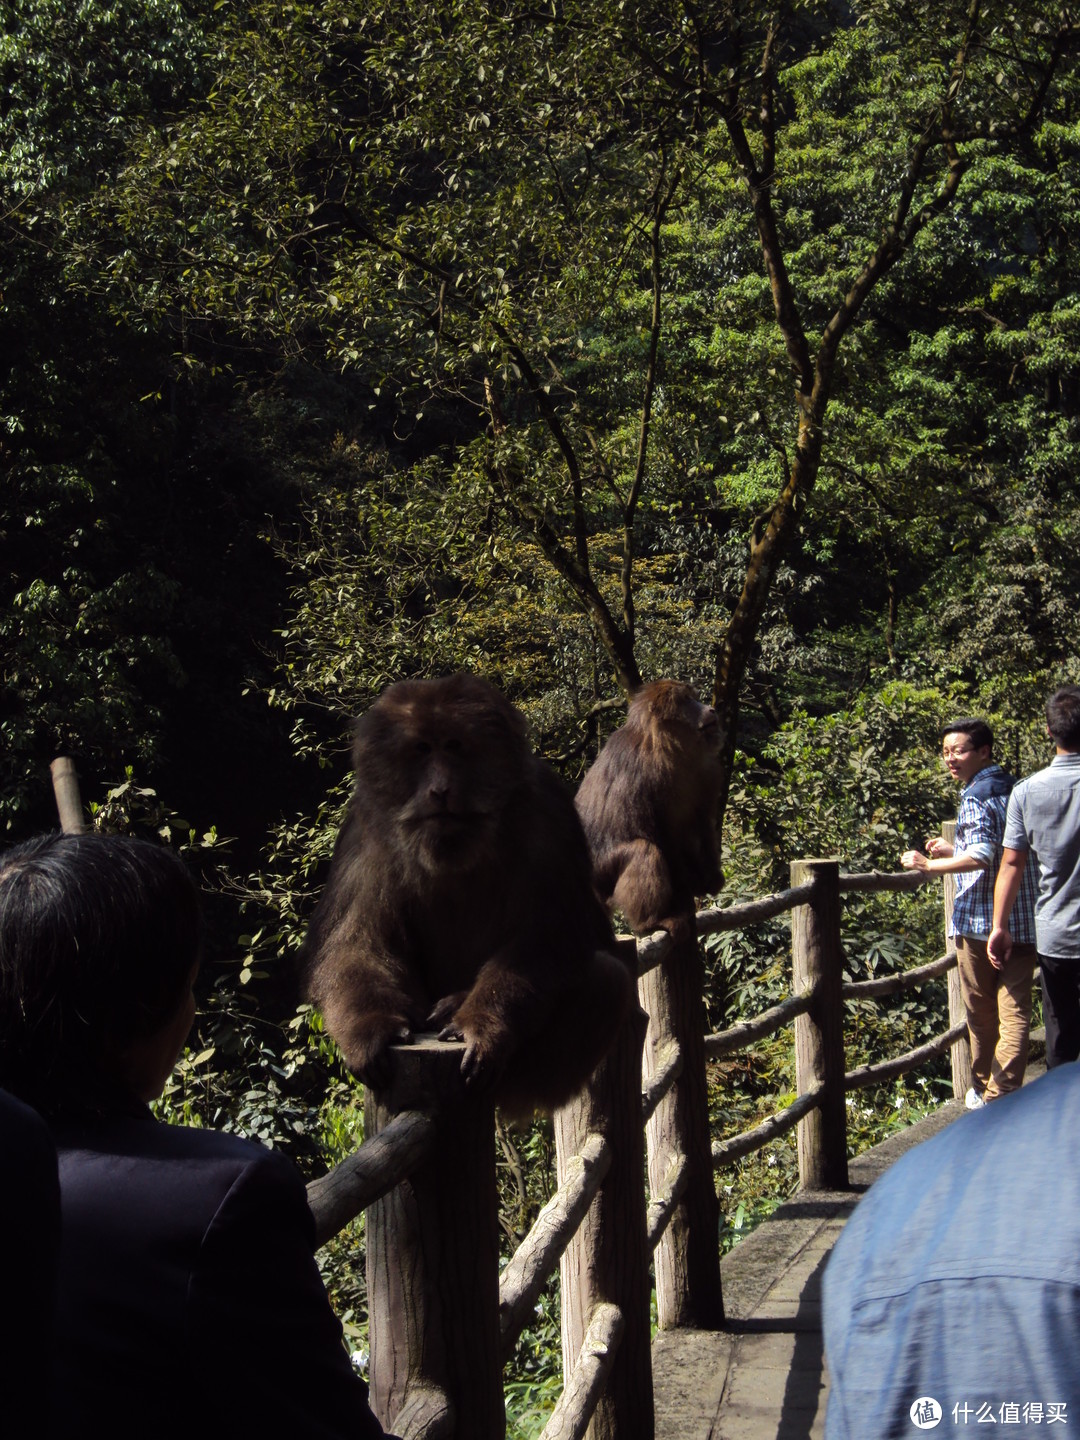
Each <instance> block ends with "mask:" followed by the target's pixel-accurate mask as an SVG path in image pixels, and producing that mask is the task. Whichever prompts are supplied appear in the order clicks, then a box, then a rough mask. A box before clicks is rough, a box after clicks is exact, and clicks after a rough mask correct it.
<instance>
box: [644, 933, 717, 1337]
mask: <svg viewBox="0 0 1080 1440" xmlns="http://www.w3.org/2000/svg"><path fill="white" fill-rule="evenodd" d="M704 990H705V967H704V963H703V961H702V956H701V947H700V945H699V944H698V943H697V941H696V940H691V941H689V942H688V943H687V944H685V945H679V946H675V947H673V948H672V950H671V951H670V952H669V954H668V956H667V957H666V959H664V960H663V961H662V962H661V963H660V964H659V965H656V966H654V967H653V968H652V969H651V970H649V971H647V972H646V973H645V974H644V975H643V976H642V977H641V979H640V980H639V981H638V993H639V995H640V998H641V1003H642V1005H643V1006H644V1008H645V1011H646V1013H647V1015H648V1016H649V1030H648V1034H647V1036H646V1040H645V1064H644V1075H645V1079H646V1081H648V1080H650V1079H652V1077H653V1076H654V1075H655V1074H656V1072H657V1071H658V1070H659V1069H660V1068H661V1067H662V1065H663V1063H664V1058H665V1052H667V1053H670V1047H671V1045H672V1042H674V1044H675V1045H677V1046H678V1048H679V1053H680V1054H681V1056H682V1061H683V1065H682V1074H681V1075H680V1077H679V1079H678V1080H677V1081H676V1083H675V1084H674V1085H673V1086H672V1087H671V1089H670V1090H669V1091H668V1093H667V1094H666V1095H665V1096H664V1098H663V1099H662V1100H661V1101H660V1103H659V1104H658V1105H657V1107H656V1110H655V1111H654V1113H653V1115H652V1116H651V1117H650V1118H649V1121H648V1124H647V1126H646V1129H645V1136H646V1142H647V1151H648V1165H649V1191H650V1194H651V1195H652V1196H653V1197H654V1198H656V1197H658V1196H660V1195H662V1194H663V1192H664V1190H665V1188H666V1187H667V1186H669V1185H670V1183H671V1175H672V1171H673V1167H674V1165H675V1164H676V1163H677V1162H678V1160H679V1158H680V1157H681V1156H685V1157H686V1159H687V1162H688V1164H687V1175H688V1181H687V1186H686V1189H685V1191H684V1193H683V1197H682V1199H681V1200H680V1202H679V1204H678V1206H677V1208H676V1209H675V1210H674V1211H673V1213H672V1216H671V1220H670V1222H669V1223H668V1226H667V1228H666V1229H665V1231H664V1233H663V1235H662V1236H661V1237H660V1241H659V1243H658V1245H657V1247H656V1249H655V1251H654V1252H653V1266H654V1273H655V1276H656V1311H657V1322H658V1324H659V1327H660V1329H661V1330H670V1329H675V1328H677V1327H680V1326H684V1327H688V1328H692V1329H696V1330H718V1329H720V1328H721V1326H722V1325H723V1323H724V1301H723V1296H722V1294H721V1290H720V1201H719V1198H718V1196H717V1193H716V1175H715V1170H714V1166H713V1159H712V1141H711V1138H710V1135H709V1103H708V1091H707V1087H706V1079H705V999H704Z"/></svg>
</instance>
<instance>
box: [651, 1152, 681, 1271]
mask: <svg viewBox="0 0 1080 1440" xmlns="http://www.w3.org/2000/svg"><path fill="white" fill-rule="evenodd" d="M689 1182H690V1161H689V1160H688V1159H687V1158H686V1156H685V1155H679V1156H677V1157H676V1158H675V1160H674V1161H673V1162H672V1165H671V1168H670V1170H669V1171H668V1174H667V1178H666V1182H665V1185H664V1189H663V1192H662V1193H661V1194H659V1195H656V1196H654V1197H653V1199H651V1200H650V1201H649V1208H648V1210H647V1211H646V1215H645V1223H646V1226H647V1228H648V1235H649V1249H650V1250H655V1249H656V1247H657V1245H658V1244H659V1243H660V1237H661V1235H663V1233H664V1231H665V1230H666V1228H667V1225H668V1222H669V1221H670V1219H671V1217H672V1215H673V1214H674V1213H675V1207H676V1205H678V1203H679V1201H680V1200H681V1199H682V1197H683V1196H684V1195H685V1194H686V1187H687V1185H688V1184H689Z"/></svg>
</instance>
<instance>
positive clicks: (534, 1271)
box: [499, 1135, 611, 1361]
mask: <svg viewBox="0 0 1080 1440" xmlns="http://www.w3.org/2000/svg"><path fill="white" fill-rule="evenodd" d="M610 1169H611V1146H610V1145H609V1144H608V1142H607V1141H606V1140H605V1139H604V1137H603V1136H602V1135H588V1136H586V1138H585V1144H584V1145H583V1147H582V1151H581V1154H580V1155H573V1156H571V1157H570V1158H569V1159H568V1160H567V1162H566V1167H565V1171H566V1174H565V1178H564V1180H563V1183H562V1184H561V1185H560V1187H559V1189H558V1191H557V1192H556V1193H555V1194H554V1195H553V1196H552V1197H551V1199H550V1200H549V1201H548V1203H547V1204H546V1205H545V1206H544V1208H543V1209H542V1210H541V1211H540V1214H539V1215H538V1216H537V1217H536V1222H535V1224H534V1225H533V1227H532V1229H531V1230H530V1231H529V1233H528V1235H526V1237H525V1239H524V1240H523V1241H522V1242H521V1244H520V1245H519V1246H518V1248H517V1250H516V1251H515V1252H514V1254H513V1256H512V1257H511V1258H510V1260H508V1261H507V1263H506V1266H505V1268H504V1269H503V1272H502V1275H501V1276H500V1277H499V1333H500V1337H501V1340H502V1355H503V1359H504V1361H505V1360H507V1359H508V1358H509V1356H510V1355H511V1354H512V1353H513V1349H514V1346H515V1345H516V1344H517V1340H518V1336H519V1335H520V1334H521V1332H522V1330H524V1328H525V1326H526V1325H527V1324H528V1322H529V1319H530V1318H531V1316H532V1313H533V1308H534V1307H535V1305H536V1302H537V1300H538V1299H539V1296H540V1292H541V1290H543V1288H544V1285H545V1284H546V1282H547V1279H548V1277H549V1276H550V1275H551V1274H552V1273H553V1272H554V1270H555V1268H556V1266H557V1265H558V1263H559V1259H560V1257H561V1256H562V1253H563V1251H564V1250H565V1249H566V1247H567V1245H568V1244H569V1243H570V1240H571V1238H572V1237H573V1235H574V1232H575V1231H576V1230H577V1228H578V1226H579V1225H580V1224H581V1221H582V1219H583V1217H584V1215H585V1213H586V1211H587V1210H588V1208H589V1206H590V1205H591V1204H592V1200H593V1196H594V1195H595V1194H596V1192H597V1190H598V1189H599V1188H600V1185H601V1182H602V1181H603V1179H604V1177H605V1176H606V1175H607V1173H608V1171H609V1170H610Z"/></svg>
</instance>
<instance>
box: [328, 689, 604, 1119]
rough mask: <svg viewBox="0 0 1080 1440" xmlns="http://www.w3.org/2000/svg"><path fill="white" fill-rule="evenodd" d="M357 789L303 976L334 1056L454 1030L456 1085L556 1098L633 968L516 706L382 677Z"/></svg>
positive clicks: (595, 1040) (354, 1064) (529, 1103)
mask: <svg viewBox="0 0 1080 1440" xmlns="http://www.w3.org/2000/svg"><path fill="white" fill-rule="evenodd" d="M353 763H354V767H355V771H356V788H355V791H354V793H353V797H352V800H351V802H350V805H349V810H348V813H347V815H346V818H345V823H344V825H343V827H342V830H341V834H340V835H339V836H338V841H337V845H336V848H335V850H334V858H333V863H332V866H331V869H330V875H329V878H328V880H327V883H326V887H325V889H324V891H323V894H322V898H321V899H320V901H319V904H318V907H317V909H316V911H315V915H314V917H313V919H312V922H311V926H310V928H309V930H308V935H307V939H306V941H305V946H304V955H303V959H302V964H303V972H304V973H303V981H304V989H305V991H306V994H307V996H308V998H309V999H310V1000H311V1001H312V1002H313V1003H314V1004H315V1005H316V1006H317V1007H318V1008H319V1009H320V1010H321V1011H322V1013H323V1017H324V1019H325V1022H326V1027H327V1029H328V1030H329V1032H330V1034H331V1035H332V1036H333V1037H334V1039H335V1040H336V1041H337V1042H338V1045H339V1046H340V1047H341V1050H342V1053H343V1054H344V1057H345V1061H346V1063H347V1065H348V1066H349V1068H350V1070H352V1071H353V1073H354V1074H356V1075H358V1076H359V1077H360V1078H361V1079H362V1080H364V1081H366V1082H367V1083H368V1084H369V1085H371V1086H373V1087H374V1088H376V1089H378V1088H380V1087H382V1086H385V1085H386V1083H387V1082H388V1080H389V1077H390V1073H391V1057H390V1055H389V1053H388V1047H389V1045H390V1044H391V1042H394V1041H400V1040H405V1039H408V1037H409V1036H410V1035H411V1034H412V1033H413V1032H414V1031H417V1030H421V1029H423V1030H431V1029H434V1030H438V1031H440V1032H441V1034H442V1036H443V1038H462V1039H464V1041H465V1045H466V1051H465V1057H464V1060H463V1062H462V1072H463V1075H464V1077H465V1081H466V1084H467V1085H477V1086H488V1085H490V1086H492V1087H494V1091H495V1095H496V1098H497V1099H498V1100H499V1102H500V1104H502V1105H503V1106H504V1108H506V1109H508V1110H509V1111H510V1112H512V1113H516V1114H521V1113H528V1112H530V1111H531V1110H532V1109H533V1108H534V1107H536V1106H540V1107H542V1108H547V1109H550V1108H554V1107H555V1106H558V1105H561V1104H562V1103H564V1102H565V1101H566V1100H567V1099H569V1098H570V1097H571V1096H572V1095H573V1094H574V1093H575V1092H576V1091H577V1090H579V1089H580V1088H581V1086H582V1085H583V1084H584V1082H585V1080H586V1079H587V1078H588V1077H589V1075H590V1074H591V1073H592V1071H593V1069H594V1068H595V1067H596V1065H597V1064H598V1063H599V1061H600V1060H601V1058H602V1057H603V1055H604V1054H605V1052H606V1050H607V1048H608V1046H609V1045H610V1043H611V1041H612V1039H613V1038H614V1035H615V1032H616V1029H617V1028H618V1025H619V1024H620V1022H621V1020H622V1018H623V1015H624V1014H625V1012H626V1009H627V1006H628V1004H629V1003H630V998H631V996H632V994H633V981H632V977H631V974H630V971H629V969H628V968H627V966H626V964H625V963H624V962H623V961H622V960H621V959H618V958H616V957H615V954H614V953H612V952H613V949H614V935H613V932H612V929H611V923H610V921H609V919H608V917H607V915H606V913H605V911H604V908H603V906H602V905H601V904H600V902H599V901H598V899H597V897H596V894H595V892H594V891H593V889H592V885H591V881H590V863H589V854H588V849H587V846H586V844H585V836H584V835H583V833H582V829H581V824H580V822H579V820H578V818H577V815H576V813H575V811H574V804H573V801H572V799H571V797H570V795H569V793H568V792H567V790H566V789H565V788H564V786H563V784H562V781H561V780H560V779H559V777H558V776H557V775H556V774H555V772H554V771H553V770H551V769H550V768H549V767H548V766H547V765H546V764H545V763H544V762H543V761H541V760H540V759H538V758H537V757H536V756H535V755H534V754H533V753H532V751H531V750H530V748H529V745H528V741H527V739H526V732H525V722H524V719H523V717H522V716H521V715H520V713H519V712H518V711H517V710H515V709H514V707H513V706H512V705H511V704H510V703H509V702H508V701H507V700H506V699H505V698H504V697H503V696H502V695H501V694H500V693H499V692H498V691H497V690H495V689H494V688H493V687H492V686H491V685H489V684H487V683H486V682H485V681H482V680H480V679H478V678H477V677H475V676H471V675H453V676H450V677H448V678H446V679H441V680H405V681H401V682H399V683H398V684H396V685H391V686H390V687H389V689H387V690H386V691H385V692H384V693H383V694H382V695H381V696H380V698H379V699H378V700H377V701H376V702H375V704H374V705H373V706H372V707H371V709H370V710H368V711H367V713H366V714H365V715H364V716H363V717H362V719H361V720H360V722H359V724H358V726H357V730H356V743H355V746H354V750H353Z"/></svg>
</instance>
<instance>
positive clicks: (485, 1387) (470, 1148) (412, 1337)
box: [365, 1036, 506, 1440]
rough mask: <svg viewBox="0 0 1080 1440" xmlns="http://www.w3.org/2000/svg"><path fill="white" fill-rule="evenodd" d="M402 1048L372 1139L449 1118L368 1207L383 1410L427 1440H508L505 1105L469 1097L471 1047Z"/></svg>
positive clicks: (376, 1404) (376, 1381)
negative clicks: (413, 1114) (428, 1116)
mask: <svg viewBox="0 0 1080 1440" xmlns="http://www.w3.org/2000/svg"><path fill="white" fill-rule="evenodd" d="M392 1053H393V1061H394V1075H393V1080H392V1083H391V1084H390V1086H389V1087H388V1088H387V1089H386V1090H385V1091H380V1092H379V1093H378V1094H376V1093H374V1092H373V1091H370V1090H369V1091H367V1092H366V1106H365V1123H366V1133H367V1134H368V1135H369V1136H372V1137H374V1136H377V1135H381V1134H382V1133H383V1132H384V1131H385V1130H386V1129H387V1128H388V1127H389V1126H390V1125H391V1123H392V1122H393V1121H394V1120H395V1119H396V1118H397V1117H398V1116H399V1115H400V1114H401V1113H402V1112H403V1111H412V1110H420V1111H424V1112H433V1111H438V1112H439V1123H438V1125H437V1127H436V1130H435V1135H434V1140H433V1142H432V1144H431V1146H430V1147H429V1149H428V1150H427V1152H426V1154H425V1155H424V1157H423V1158H422V1159H421V1161H420V1162H419V1164H418V1165H417V1166H416V1168H415V1170H413V1172H412V1173H411V1174H410V1175H409V1177H408V1178H407V1179H405V1180H403V1181H402V1182H401V1184H399V1185H397V1186H395V1188H394V1189H393V1190H391V1191H390V1192H389V1193H388V1194H387V1195H385V1196H383V1197H382V1198H381V1199H380V1200H377V1201H376V1202H375V1203H374V1204H373V1205H371V1206H369V1207H368V1211H367V1222H366V1225H367V1279H368V1307H369V1321H370V1334H371V1400H372V1406H373V1408H374V1410H375V1413H376V1414H377V1415H378V1417H379V1419H380V1420H381V1421H382V1423H383V1426H384V1427H385V1428H386V1429H388V1430H391V1431H394V1432H395V1433H400V1432H399V1431H398V1426H397V1423H396V1422H397V1420H398V1417H399V1416H400V1415H403V1414H404V1415H405V1416H406V1418H407V1419H409V1423H410V1424H415V1425H416V1426H417V1427H419V1426H420V1425H421V1424H422V1425H423V1426H425V1427H427V1428H426V1430H425V1431H423V1432H422V1431H421V1430H420V1429H419V1428H417V1429H416V1431H415V1433H416V1436H417V1440H419V1435H420V1434H421V1433H429V1432H430V1429H431V1427H432V1426H435V1425H439V1426H451V1425H452V1427H453V1428H452V1433H453V1434H454V1435H458V1436H466V1435H467V1436H469V1437H470V1440H503V1437H504V1435H505V1433H506V1413H505V1408H504V1404H503V1391H502V1365H501V1357H500V1346H499V1323H498V1306H499V1288H498V1266H499V1255H498V1207H497V1201H496V1191H495V1115H494V1105H493V1103H492V1101H491V1100H490V1098H485V1097H478V1096H474V1095H464V1094H463V1086H462V1081H461V1073H460V1066H461V1059H462V1056H463V1054H464V1046H463V1045H461V1044H446V1043H441V1042H439V1041H438V1040H436V1039H435V1038H434V1037H431V1036H420V1037H418V1038H417V1041H416V1043H415V1044H413V1045H402V1046H396V1047H395V1048H394V1050H393V1052H392ZM410 1407H416V1408H415V1410H410ZM413 1416H415V1419H413V1418H411V1417H413ZM442 1433H448V1432H447V1431H443V1432H442Z"/></svg>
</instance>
